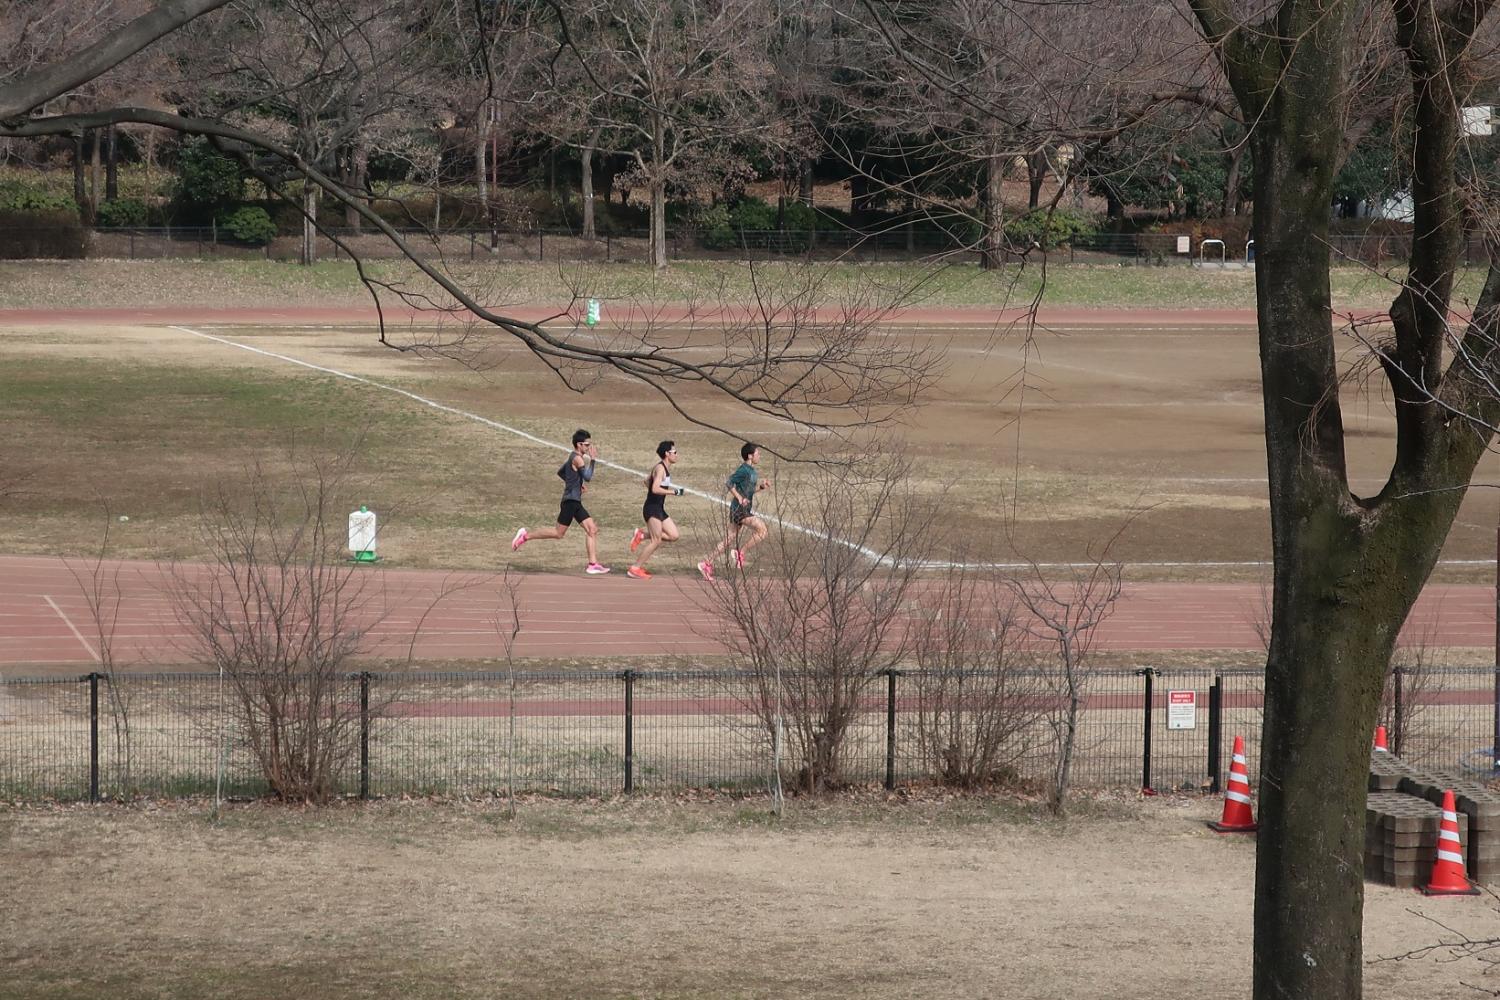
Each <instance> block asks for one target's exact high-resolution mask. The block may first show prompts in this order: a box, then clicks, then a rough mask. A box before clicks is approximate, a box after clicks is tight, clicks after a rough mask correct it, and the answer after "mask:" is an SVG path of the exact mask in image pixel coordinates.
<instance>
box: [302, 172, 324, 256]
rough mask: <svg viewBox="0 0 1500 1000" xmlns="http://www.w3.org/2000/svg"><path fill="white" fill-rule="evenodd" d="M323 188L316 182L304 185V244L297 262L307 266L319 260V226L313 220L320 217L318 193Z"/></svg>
mask: <svg viewBox="0 0 1500 1000" xmlns="http://www.w3.org/2000/svg"><path fill="white" fill-rule="evenodd" d="M321 190H322V189H321V188H319V187H318V186H317V185H316V184H312V183H307V182H304V183H303V185H302V214H303V218H302V246H301V248H300V250H299V252H298V254H297V262H298V263H300V264H302V265H304V266H307V265H312V264H316V263H317V262H318V227H317V226H316V225H315V224H314V223H313V220H314V219H316V218H317V217H318V193H319V192H320V191H321Z"/></svg>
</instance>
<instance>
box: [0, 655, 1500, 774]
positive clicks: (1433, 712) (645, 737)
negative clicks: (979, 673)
mask: <svg viewBox="0 0 1500 1000" xmlns="http://www.w3.org/2000/svg"><path fill="white" fill-rule="evenodd" d="M922 680H923V675H921V674H918V673H916V672H893V673H887V674H881V675H878V676H872V677H870V678H869V679H868V683H867V684H866V685H865V687H864V688H863V691H862V694H861V695H860V698H859V701H858V704H857V706H856V717H855V721H854V724H853V725H852V726H851V727H850V729H849V732H848V735H847V741H848V742H847V745H846V753H845V754H844V756H843V760H844V777H845V778H846V780H849V781H851V782H854V783H861V784H877V783H884V784H885V785H886V786H887V787H894V786H896V785H898V784H901V783H904V782H914V781H916V782H920V781H928V780H932V779H933V778H934V776H935V775H937V774H938V773H939V771H940V770H941V767H942V761H941V760H939V759H935V758H937V757H938V756H940V753H939V751H936V750H933V749H931V748H930V747H929V748H928V749H924V741H923V740H922V739H921V734H920V733H919V731H918V728H919V726H920V724H921V723H920V720H921V718H922V710H923V708H924V704H923V701H922V695H921V693H920V692H921V691H922V690H926V689H925V688H924V687H923V685H922ZM1496 680H1497V671H1496V670H1495V669H1493V668H1489V667H1482V668H1433V667H1424V668H1422V669H1421V670H1420V671H1411V670H1408V671H1405V672H1398V673H1397V674H1396V675H1395V677H1394V678H1393V682H1392V683H1391V684H1388V685H1387V696H1386V699H1385V705H1384V707H1383V709H1382V713H1383V714H1382V721H1385V722H1386V723H1388V724H1389V726H1390V728H1391V729H1392V742H1393V746H1392V749H1393V750H1394V751H1395V752H1396V753H1397V754H1399V755H1401V756H1402V757H1403V758H1405V759H1406V760H1408V761H1410V762H1412V763H1414V764H1419V765H1424V766H1431V767H1436V768H1443V769H1461V770H1467V771H1469V772H1471V773H1483V774H1484V775H1485V776H1488V775H1489V774H1490V772H1491V769H1492V767H1493V749H1494V732H1495V720H1496V704H1497V700H1496V690H1497V688H1496ZM343 683H344V690H343V691H342V692H341V693H340V695H339V697H340V699H341V700H342V702H343V703H344V704H346V705H349V706H351V707H352V706H359V708H360V712H359V720H360V724H359V739H358V742H357V746H351V747H350V749H349V751H348V752H347V753H346V754H344V755H342V756H341V758H340V760H339V761H338V774H337V779H338V785H339V787H340V789H341V790H342V791H343V792H344V793H345V794H347V795H351V796H354V795H358V796H365V797H367V796H394V795H402V794H440V795H486V794H499V793H503V792H505V791H506V790H507V789H511V788H514V789H515V790H516V791H517V792H540V793H544V794H555V795H564V796H567V795H610V794H615V793H619V792H631V791H636V790H641V791H664V790H672V789H684V788H722V789H746V790H748V789H758V788H764V787H765V786H766V785H767V783H768V782H769V780H770V779H771V775H772V767H773V765H772V740H771V734H770V731H769V728H768V727H767V726H766V725H765V723H764V721H763V719H764V714H763V713H762V712H759V711H757V704H756V696H755V695H754V694H753V691H754V685H753V684H751V683H750V676H749V675H746V674H739V673H732V672H715V671H672V672H658V671H647V672H642V671H625V672H622V673H578V672H571V673H535V672H528V673H516V674H514V675H511V674H507V673H439V672H422V673H399V674H398V673H361V674H351V675H348V676H347V677H346V678H344V681H343ZM1033 690H1034V689H1033ZM1086 691H1087V697H1086V699H1085V700H1084V702H1083V705H1082V711H1081V714H1080V716H1079V725H1080V728H1079V737H1078V741H1077V752H1076V756H1075V760H1074V765H1073V778H1072V784H1073V787H1076V788H1091V789H1110V788H1114V789H1122V788H1142V787H1149V788H1153V789H1157V790H1162V791H1168V790H1188V789H1192V790H1207V791H1217V790H1218V789H1219V787H1220V780H1221V778H1222V776H1223V774H1225V773H1226V772H1227V769H1228V760H1229V748H1230V745H1231V744H1232V743H1233V740H1234V737H1235V736H1236V735H1239V736H1244V737H1245V740H1246V744H1247V748H1248V751H1249V753H1248V756H1249V768H1250V774H1251V779H1252V782H1253V781H1255V780H1256V778H1257V776H1258V774H1259V763H1260V761H1259V753H1258V751H1259V747H1258V743H1259V735H1260V727H1261V712H1262V705H1263V693H1264V685H1263V683H1262V676H1261V674H1260V673H1259V672H1258V671H1230V670H1221V671H1213V670H1200V669H1191V668H1161V669H1143V670H1102V671H1098V672H1095V673H1092V674H1091V675H1090V676H1089V678H1088V682H1087V688H1086ZM1031 697H1033V698H1035V697H1036V696H1035V695H1032V696H1031ZM926 707H930V705H929V706H926ZM1030 707H1031V709H1032V710H1034V712H1033V714H1035V715H1036V718H1035V720H1034V721H1033V722H1032V723H1031V724H1030V725H1031V731H1030V732H1029V733H1028V734H1026V735H1025V737H1024V748H1023V750H1022V751H1021V752H1020V753H1019V754H1018V755H1017V756H1016V757H1015V758H1014V761H1013V764H1011V765H1008V767H1010V768H1011V770H1010V771H1009V772H1008V777H1009V778H1010V779H1011V780H1016V781H1021V782H1029V783H1031V784H1033V785H1034V786H1035V787H1038V788H1040V787H1045V784H1046V781H1047V779H1048V775H1049V774H1050V773H1051V770H1050V769H1051V762H1052V753H1053V749H1052V748H1053V746H1054V743H1053V741H1052V739H1051V732H1052V730H1051V724H1052V723H1051V722H1050V721H1049V718H1050V717H1051V714H1052V711H1053V710H1054V709H1055V708H1056V707H1057V706H1056V705H1036V704H1034V705H1032V706H1030ZM1035 710H1040V711H1035ZM959 711H960V713H962V712H963V711H964V706H963V705H962V704H960V705H959ZM926 742H927V743H929V744H930V743H931V741H930V740H928V741H926ZM783 763H784V766H785V767H791V766H794V762H793V764H787V763H786V762H785V761H784V762H783ZM215 787H218V788H220V789H221V790H222V791H223V792H224V793H225V794H227V795H235V796H254V795H260V794H264V793H265V791H266V787H267V786H266V783H265V781H264V780H263V778H262V777H261V775H260V773H259V770H258V766H257V763H256V760H255V757H254V755H253V753H252V752H251V749H250V747H249V745H248V741H247V740H246V738H245V733H244V727H243V726H242V724H241V722H240V721H239V719H238V717H237V710H236V708H235V705H234V696H233V693H232V691H230V690H229V686H228V685H222V686H221V683H220V680H219V677H218V675H216V674H211V673H160V674H121V675H117V676H114V677H107V676H105V675H102V674H88V675H84V676H82V677H79V678H67V679H57V678H7V679H4V680H3V681H0V798H6V799H11V800H84V799H101V798H130V797H133V796H140V795H145V796H159V797H174V796H183V795H194V794H205V793H211V792H212V791H214V789H215Z"/></svg>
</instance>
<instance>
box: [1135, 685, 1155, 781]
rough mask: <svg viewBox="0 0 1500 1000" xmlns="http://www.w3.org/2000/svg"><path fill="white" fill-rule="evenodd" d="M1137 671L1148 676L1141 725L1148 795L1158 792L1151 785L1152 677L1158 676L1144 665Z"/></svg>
mask: <svg viewBox="0 0 1500 1000" xmlns="http://www.w3.org/2000/svg"><path fill="white" fill-rule="evenodd" d="M1136 673H1137V674H1139V675H1140V676H1141V677H1144V678H1146V693H1145V699H1144V708H1145V720H1144V722H1143V723H1142V726H1141V791H1143V792H1145V793H1146V794H1147V795H1155V794H1156V792H1155V790H1154V789H1153V788H1152V787H1151V679H1152V678H1153V677H1155V676H1156V670H1155V668H1153V667H1144V668H1142V669H1140V670H1137V671H1136Z"/></svg>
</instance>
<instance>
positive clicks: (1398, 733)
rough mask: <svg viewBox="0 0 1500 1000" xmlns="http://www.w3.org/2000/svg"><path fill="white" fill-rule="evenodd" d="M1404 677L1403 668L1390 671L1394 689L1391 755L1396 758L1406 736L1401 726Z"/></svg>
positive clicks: (1399, 753)
mask: <svg viewBox="0 0 1500 1000" xmlns="http://www.w3.org/2000/svg"><path fill="white" fill-rule="evenodd" d="M1405 675H1406V669H1405V668H1404V667H1400V666H1398V667H1396V668H1395V669H1394V670H1392V671H1391V686H1392V687H1393V688H1394V689H1395V690H1394V692H1393V699H1392V701H1393V703H1392V706H1391V753H1393V754H1395V755H1396V756H1397V757H1399V756H1401V744H1402V743H1404V742H1405V736H1406V733H1405V732H1403V730H1404V729H1405V728H1406V727H1405V726H1403V725H1402V724H1401V720H1402V719H1403V718H1405V716H1406V713H1405V712H1404V711H1402V708H1403V705H1404V702H1405V700H1406V696H1405V692H1404V691H1403V690H1402V689H1403V688H1405V686H1406V685H1405V683H1404V680H1405Z"/></svg>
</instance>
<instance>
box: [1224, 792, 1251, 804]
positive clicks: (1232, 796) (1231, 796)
mask: <svg viewBox="0 0 1500 1000" xmlns="http://www.w3.org/2000/svg"><path fill="white" fill-rule="evenodd" d="M1224 797H1225V798H1226V799H1228V800H1229V801H1231V802H1243V803H1245V805H1247V806H1248V805H1249V804H1250V796H1248V795H1246V794H1245V793H1244V792H1237V791H1235V790H1234V789H1232V788H1230V789H1226V790H1225V792H1224Z"/></svg>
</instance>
